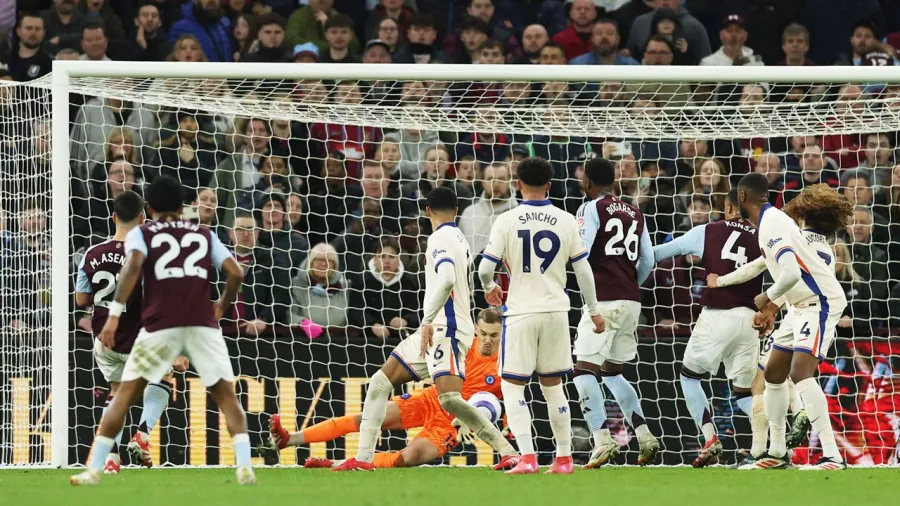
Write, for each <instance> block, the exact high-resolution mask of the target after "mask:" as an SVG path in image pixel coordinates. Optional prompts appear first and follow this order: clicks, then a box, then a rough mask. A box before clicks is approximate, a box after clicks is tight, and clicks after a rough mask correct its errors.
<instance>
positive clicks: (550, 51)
mask: <svg viewBox="0 0 900 506" xmlns="http://www.w3.org/2000/svg"><path fill="white" fill-rule="evenodd" d="M567 61H568V60H566V52H565V50H564V49H563V48H562V46H560V45H559V44H557V43H556V42H553V41H550V42H548V43H546V44H544V47H542V48H541V54H540V56H539V57H538V64H540V65H565V64H566V62H567Z"/></svg>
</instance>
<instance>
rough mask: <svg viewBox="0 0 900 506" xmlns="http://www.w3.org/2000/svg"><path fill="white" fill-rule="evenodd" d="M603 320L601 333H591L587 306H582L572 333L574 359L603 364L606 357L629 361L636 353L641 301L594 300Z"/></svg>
mask: <svg viewBox="0 0 900 506" xmlns="http://www.w3.org/2000/svg"><path fill="white" fill-rule="evenodd" d="M597 307H598V308H599V309H600V314H601V315H602V316H603V320H604V321H605V322H606V330H604V331H603V333H602V334H595V333H594V322H593V321H591V316H590V315H589V314H588V313H587V310H584V309H583V310H582V314H581V321H580V322H578V335H577V336H576V337H575V347H574V350H575V359H576V360H579V361H584V362H590V363H592V364H597V365H602V364H603V362H606V361H607V360H608V361H610V362H613V363H616V364H624V363H626V362H631V361H632V360H634V359H635V357H637V334H636V333H637V326H638V321H639V320H640V318H641V303H640V302H637V301H633V300H612V301H603V302H599V303H597Z"/></svg>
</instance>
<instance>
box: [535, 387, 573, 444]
mask: <svg viewBox="0 0 900 506" xmlns="http://www.w3.org/2000/svg"><path fill="white" fill-rule="evenodd" d="M541 392H542V393H543V394H544V401H546V402H547V413H548V416H549V417H550V428H551V429H552V430H553V438H554V439H556V456H557V457H571V456H572V413H571V412H570V411H569V399H567V398H566V391H565V390H563V386H562V383H560V384H558V385H553V386H545V385H541Z"/></svg>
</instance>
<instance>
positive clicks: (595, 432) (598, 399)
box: [573, 370, 612, 447]
mask: <svg viewBox="0 0 900 506" xmlns="http://www.w3.org/2000/svg"><path fill="white" fill-rule="evenodd" d="M573 381H574V382H575V388H576V389H577V390H578V400H579V402H580V403H581V412H582V413H583V414H584V420H585V421H586V422H587V424H588V429H590V431H591V435H592V436H593V438H594V446H595V447H597V446H600V445H602V444H604V443H606V442H608V441H609V440H610V439H612V436H610V434H609V429H608V428H606V407H605V406H604V405H603V401H604V398H603V388H601V387H600V382H599V381H598V380H597V376H595V375H594V373H592V372H589V371H581V370H579V371H575V379H574V380H573Z"/></svg>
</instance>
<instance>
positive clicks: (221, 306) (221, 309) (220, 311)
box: [215, 300, 228, 321]
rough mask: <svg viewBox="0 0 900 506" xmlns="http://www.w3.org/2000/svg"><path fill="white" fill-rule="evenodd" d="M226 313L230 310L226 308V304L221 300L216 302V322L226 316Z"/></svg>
mask: <svg viewBox="0 0 900 506" xmlns="http://www.w3.org/2000/svg"><path fill="white" fill-rule="evenodd" d="M226 311H228V308H227V307H226V306H225V303H223V302H222V301H221V300H220V301H218V302H216V307H215V315H216V321H219V320H221V319H222V317H223V316H225V312H226Z"/></svg>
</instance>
